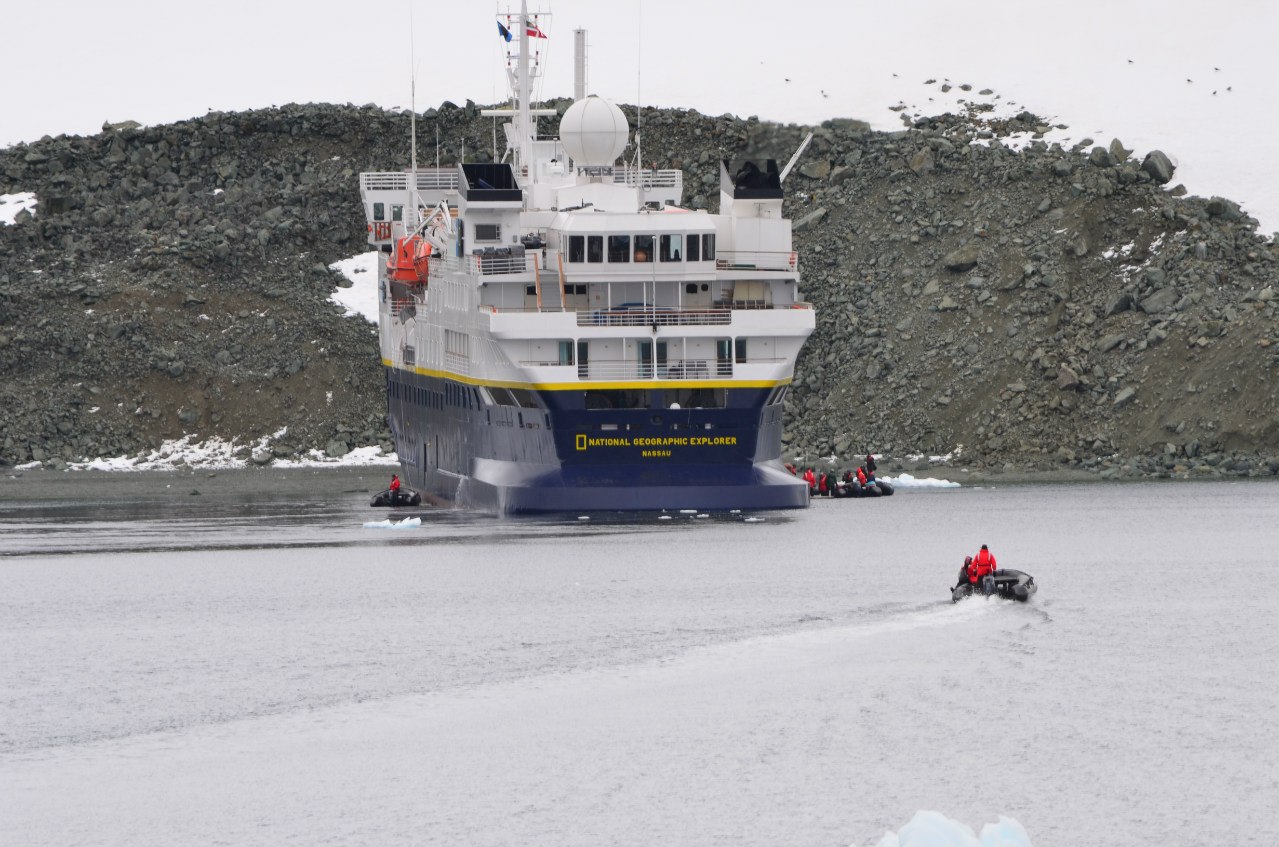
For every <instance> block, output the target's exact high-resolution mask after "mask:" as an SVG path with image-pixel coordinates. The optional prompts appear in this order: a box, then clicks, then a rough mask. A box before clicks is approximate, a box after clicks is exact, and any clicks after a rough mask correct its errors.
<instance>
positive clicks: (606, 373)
mask: <svg viewBox="0 0 1279 847" xmlns="http://www.w3.org/2000/svg"><path fill="white" fill-rule="evenodd" d="M732 375H733V363H732V361H730V360H727V359H670V360H667V361H665V362H657V363H653V362H640V361H637V360H635V359H592V360H591V361H589V362H586V363H579V364H578V365H577V377H578V379H580V380H582V381H584V382H596V381H605V382H607V381H619V380H628V381H629V380H650V379H651V380H697V379H725V378H728V377H731V376H732Z"/></svg>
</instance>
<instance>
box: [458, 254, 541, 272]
mask: <svg viewBox="0 0 1279 847" xmlns="http://www.w3.org/2000/svg"><path fill="white" fill-rule="evenodd" d="M533 261H534V257H533V255H532V254H528V253H526V254H524V255H522V256H507V255H498V254H495V253H480V254H472V255H470V256H466V257H465V258H464V261H463V263H462V264H463V269H464V270H465V271H466V272H467V273H472V274H480V275H482V276H491V275H493V274H522V273H531V272H532V271H533Z"/></svg>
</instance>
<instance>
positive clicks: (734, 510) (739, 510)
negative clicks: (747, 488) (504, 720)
mask: <svg viewBox="0 0 1279 847" xmlns="http://www.w3.org/2000/svg"><path fill="white" fill-rule="evenodd" d="M728 513H729V514H730V515H740V514H741V513H742V510H741V509H729V510H728Z"/></svg>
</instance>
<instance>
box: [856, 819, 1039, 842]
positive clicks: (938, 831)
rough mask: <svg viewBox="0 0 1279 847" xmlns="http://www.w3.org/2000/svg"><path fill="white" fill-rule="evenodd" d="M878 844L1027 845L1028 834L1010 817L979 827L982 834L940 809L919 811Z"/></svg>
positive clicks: (1028, 840)
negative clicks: (974, 832)
mask: <svg viewBox="0 0 1279 847" xmlns="http://www.w3.org/2000/svg"><path fill="white" fill-rule="evenodd" d="M877 847H1030V836H1029V835H1027V834H1026V830H1025V829H1024V828H1022V825H1021V824H1019V823H1018V822H1017V821H1015V820H1013V819H1012V818H1006V817H1004V816H1002V815H1000V817H999V823H988V824H986V825H985V826H983V827H982V828H981V837H980V838H978V837H977V836H976V835H974V834H973V831H972V829H970V828H969V827H968V826H966V825H964V824H962V823H959V822H958V821H953V820H951V819H950V818H948V817H946V816H945V815H943V814H942V813H941V812H929V811H918V812H916V813H915V816H914V817H913V818H911V819H910V823H908V824H906V825H905V826H903V827H902V828H901V830H900V831H898V832H888V833H885V834H884V837H883V838H881V839H880V840H879V843H878V845H877Z"/></svg>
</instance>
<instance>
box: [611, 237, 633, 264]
mask: <svg viewBox="0 0 1279 847" xmlns="http://www.w3.org/2000/svg"><path fill="white" fill-rule="evenodd" d="M608 260H609V261H610V262H629V261H630V260H631V237H630V236H629V235H610V236H609V237H608Z"/></svg>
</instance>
